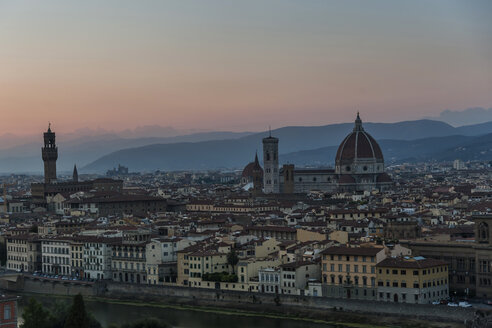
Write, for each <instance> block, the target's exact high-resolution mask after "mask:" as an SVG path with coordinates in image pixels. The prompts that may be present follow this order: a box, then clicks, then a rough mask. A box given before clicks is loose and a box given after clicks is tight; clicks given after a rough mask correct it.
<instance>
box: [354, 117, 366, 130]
mask: <svg viewBox="0 0 492 328" xmlns="http://www.w3.org/2000/svg"><path fill="white" fill-rule="evenodd" d="M356 131H364V128H363V127H362V120H361V119H360V116H359V112H357V118H356V119H355V126H354V132H356Z"/></svg>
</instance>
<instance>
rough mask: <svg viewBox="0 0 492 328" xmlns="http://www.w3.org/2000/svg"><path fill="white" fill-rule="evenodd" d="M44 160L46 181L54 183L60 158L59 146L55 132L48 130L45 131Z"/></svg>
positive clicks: (42, 150)
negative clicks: (57, 161)
mask: <svg viewBox="0 0 492 328" xmlns="http://www.w3.org/2000/svg"><path fill="white" fill-rule="evenodd" d="M41 153H42V155H43V162H44V182H45V183H53V182H55V181H56V160H57V159H58V147H57V146H56V142H55V133H54V132H52V131H51V125H50V126H48V131H46V132H45V133H44V147H43V148H42V149H41Z"/></svg>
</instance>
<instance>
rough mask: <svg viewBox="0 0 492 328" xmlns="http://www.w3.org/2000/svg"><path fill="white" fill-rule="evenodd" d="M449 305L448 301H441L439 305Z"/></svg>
mask: <svg viewBox="0 0 492 328" xmlns="http://www.w3.org/2000/svg"><path fill="white" fill-rule="evenodd" d="M448 303H449V302H448V300H440V301H439V304H441V305H447V304H448Z"/></svg>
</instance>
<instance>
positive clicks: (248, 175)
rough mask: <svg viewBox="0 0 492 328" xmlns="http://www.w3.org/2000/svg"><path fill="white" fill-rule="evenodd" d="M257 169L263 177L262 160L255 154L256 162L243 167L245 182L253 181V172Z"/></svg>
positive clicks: (242, 175)
mask: <svg viewBox="0 0 492 328" xmlns="http://www.w3.org/2000/svg"><path fill="white" fill-rule="evenodd" d="M255 171H259V172H260V176H261V177H263V169H262V168H261V166H260V162H259V161H258V155H256V156H255V160H254V162H251V163H249V164H248V165H246V166H245V167H244V169H243V173H242V174H241V179H242V180H243V181H245V182H250V181H252V178H253V173H254V172H255Z"/></svg>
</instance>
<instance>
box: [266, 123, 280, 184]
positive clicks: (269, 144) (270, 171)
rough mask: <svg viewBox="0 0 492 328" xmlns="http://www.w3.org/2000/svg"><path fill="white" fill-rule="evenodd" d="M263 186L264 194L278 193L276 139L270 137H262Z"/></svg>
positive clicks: (270, 135)
mask: <svg viewBox="0 0 492 328" xmlns="http://www.w3.org/2000/svg"><path fill="white" fill-rule="evenodd" d="M263 170H264V171H263V188H264V191H265V193H266V194H269V193H274V194H278V193H279V189H280V188H279V178H280V176H279V172H278V139H277V138H275V137H272V133H271V131H270V134H269V136H268V137H267V138H263Z"/></svg>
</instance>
